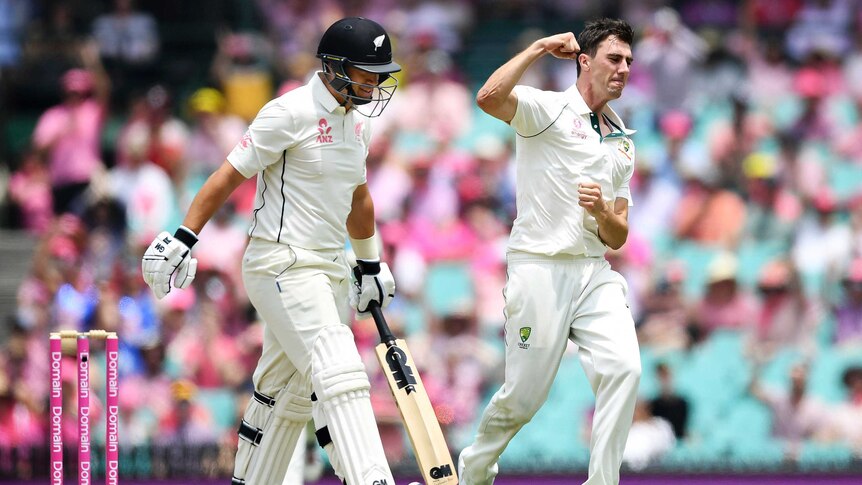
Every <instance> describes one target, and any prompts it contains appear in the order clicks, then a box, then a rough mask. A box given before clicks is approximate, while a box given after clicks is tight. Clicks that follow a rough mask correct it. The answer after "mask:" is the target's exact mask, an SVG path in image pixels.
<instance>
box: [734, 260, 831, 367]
mask: <svg viewBox="0 0 862 485" xmlns="http://www.w3.org/2000/svg"><path fill="white" fill-rule="evenodd" d="M757 291H758V293H759V294H760V297H761V301H760V306H759V311H758V312H757V314H756V317H755V318H754V321H753V322H752V323H753V324H754V325H753V328H752V332H751V336H750V340H749V347H750V348H749V350H750V352H751V356H752V357H753V358H755V359H765V360H768V359H769V358H771V357H772V356H773V355H774V354H775V353H776V352H778V351H779V350H781V349H795V350H798V351H800V352H802V353H803V354H804V355H807V356H813V353H814V351H815V350H816V348H815V340H814V334H815V332H816V330H817V326H818V325H819V324H820V321H821V319H822V317H823V313H822V311H821V310H822V309H821V307H820V305H818V304H817V303H816V302H815V301H813V300H811V299H809V298H807V297H806V296H805V293H804V291H803V289H802V287H801V285H800V282H799V276H798V274H796V270H795V268H793V266H792V264H791V263H790V262H789V261H784V260H776V261H771V262H769V263H767V264H766V265H765V266H764V267H763V269H762V270H761V271H760V276H759V277H758V280H757Z"/></svg>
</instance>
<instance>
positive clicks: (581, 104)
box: [566, 84, 637, 135]
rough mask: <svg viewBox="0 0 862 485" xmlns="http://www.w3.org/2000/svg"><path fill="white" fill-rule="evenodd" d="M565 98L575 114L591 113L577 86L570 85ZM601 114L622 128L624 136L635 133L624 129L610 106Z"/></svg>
mask: <svg viewBox="0 0 862 485" xmlns="http://www.w3.org/2000/svg"><path fill="white" fill-rule="evenodd" d="M566 97H567V98H568V99H569V105H570V106H571V107H572V109H573V110H575V113H577V114H579V115H588V114H590V113H592V111H591V110H590V107H589V106H587V102H586V101H584V97H583V96H581V92H580V91H578V85H577V84H572V85H571V87H569V89H567V90H566ZM602 114H603V115H605V116H607V117H608V118H610V119H611V121H613V122H614V124H616V125H617V126H619V127H620V128H622V130H623V133H625V134H626V135H634V134H635V133H636V132H637V130H632V129H629V128H626V125H625V123H623V120H622V119H620V117H619V116H618V115H617V113H616V111H614V109H613V108H611V105H609V104H606V105H605V109H604V110H602Z"/></svg>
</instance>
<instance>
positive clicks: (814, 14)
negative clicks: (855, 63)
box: [786, 0, 854, 61]
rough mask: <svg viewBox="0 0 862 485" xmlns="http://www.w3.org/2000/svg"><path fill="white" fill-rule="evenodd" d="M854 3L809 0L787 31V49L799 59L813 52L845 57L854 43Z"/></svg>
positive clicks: (837, 0)
mask: <svg viewBox="0 0 862 485" xmlns="http://www.w3.org/2000/svg"><path fill="white" fill-rule="evenodd" d="M853 7H854V3H853V2H851V1H850V0H805V3H804V4H803V6H802V9H801V10H800V11H799V13H797V15H796V18H795V20H794V22H793V25H791V27H790V29H789V30H788V31H787V34H786V42H787V51H788V52H789V53H790V55H791V56H793V58H794V59H796V60H797V61H799V60H803V59H805V58H806V57H808V56H809V55H810V54H811V53H812V52H825V53H828V54H829V55H831V56H834V57H836V58H839V57H842V56H843V55H844V54H846V53H847V50H848V49H849V47H850V42H849V41H850V36H849V35H848V33H849V31H850V28H851V27H852V25H851V22H852V21H853Z"/></svg>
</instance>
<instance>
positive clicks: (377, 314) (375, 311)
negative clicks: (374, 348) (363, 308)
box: [368, 300, 395, 344]
mask: <svg viewBox="0 0 862 485" xmlns="http://www.w3.org/2000/svg"><path fill="white" fill-rule="evenodd" d="M368 311H369V312H371V316H372V317H373V318H374V324H375V325H377V333H379V334H380V341H381V342H383V343H385V344H388V343H390V342H394V341H395V336H394V335H392V330H389V325H388V324H387V323H386V318H384V317H383V310H382V309H381V308H380V302H378V301H377V300H371V301H370V302H368Z"/></svg>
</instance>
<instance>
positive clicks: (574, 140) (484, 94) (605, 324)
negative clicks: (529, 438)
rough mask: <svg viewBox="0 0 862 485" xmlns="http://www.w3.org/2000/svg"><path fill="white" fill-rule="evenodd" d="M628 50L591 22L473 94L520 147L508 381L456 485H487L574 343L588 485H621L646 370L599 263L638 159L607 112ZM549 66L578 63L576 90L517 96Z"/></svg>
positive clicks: (618, 295)
mask: <svg viewBox="0 0 862 485" xmlns="http://www.w3.org/2000/svg"><path fill="white" fill-rule="evenodd" d="M632 37H633V33H632V29H631V27H630V26H629V25H628V24H627V23H625V22H623V21H621V20H614V19H600V20H595V21H591V22H588V23H587V25H586V27H585V28H584V30H583V32H581V34H580V36H579V38H578V40H576V39H575V36H574V35H573V34H572V33H571V32H566V33H562V34H557V35H553V36H550V37H546V38H543V39H539V40H537V41H535V42H534V43H533V44H532V45H530V46H529V47H528V48H527V49H526V50H524V51H523V52H521V53H520V54H518V55H516V56H515V57H514V58H512V59H511V60H510V61H508V62H507V63H506V64H504V65H503V66H502V67H500V68H499V69H497V70H496V71H495V72H494V73H493V74H492V75H491V77H490V78H489V79H488V80H487V81H486V82H485V85H484V86H483V87H482V88H481V89H480V90H479V94H478V96H477V101H478V103H479V106H480V107H481V108H482V109H483V110H484V111H485V112H486V113H488V114H490V115H491V116H494V117H496V118H498V119H500V120H502V121H504V122H506V123H508V124H509V125H511V127H512V128H513V129H514V130H515V133H516V137H515V140H516V142H515V164H516V176H515V177H516V184H517V210H518V216H517V218H516V219H515V222H514V225H513V227H512V234H511V237H510V239H509V246H508V252H507V262H508V270H507V276H508V278H507V282H506V288H505V290H504V294H505V297H506V305H505V315H506V323H505V343H506V353H505V358H506V372H505V380H504V383H503V386H502V387H501V388H500V390H499V391H497V393H496V394H494V397H493V398H492V399H491V402H490V403H489V404H488V407H487V408H486V409H485V412H484V413H483V415H482V420H481V422H480V424H479V429H478V431H477V434H476V438H475V440H474V442H473V444H472V445H470V446H469V447H467V448H466V449H465V450H464V451H463V452H462V453H461V456H460V459H459V473H458V476H459V477H460V480H461V481H460V483H461V484H462V485H488V484H491V483H493V481H494V477H495V476H496V475H497V473H498V467H497V460H498V459H499V457H500V455H501V454H502V453H503V450H504V449H505V448H506V445H507V444H508V443H509V441H510V440H511V439H512V438H513V437H514V436H515V433H517V432H518V430H520V429H521V427H522V426H524V424H526V423H527V422H528V421H530V419H531V418H532V417H533V415H534V414H535V413H536V411H538V410H539V408H540V407H541V405H542V404H543V403H544V402H545V400H546V399H547V397H548V391H549V390H550V387H551V384H552V383H553V381H554V377H555V376H556V374H557V370H558V369H559V366H560V361H561V359H562V357H563V352H564V351H565V350H566V346H567V344H568V341H569V340H571V341H572V342H574V343H575V344H576V345H577V347H578V355H579V357H580V361H581V365H582V367H583V369H584V371H585V373H586V375H587V379H588V380H589V382H590V385H591V386H592V389H593V392H594V393H595V396H596V409H595V415H594V418H593V428H592V434H591V438H590V464H589V477H588V478H587V481H586V482H585V483H586V484H589V485H600V484H601V485H616V484H618V483H619V469H620V464H621V462H622V453H623V449H624V448H625V443H626V438H627V437H628V432H629V428H630V426H631V422H632V415H633V412H634V406H635V399H636V396H637V389H638V382H639V380H640V372H641V365H640V356H639V352H638V343H637V337H636V336H635V328H634V322H633V321H632V316H631V312H630V311H629V309H628V306H627V305H626V292H627V286H626V282H625V280H624V279H623V277H622V276H620V275H619V274H618V273H616V272H615V271H613V270H612V269H611V267H610V265H609V264H608V262H607V261H606V260H605V258H604V254H605V251H606V248H607V247H611V248H614V249H618V248H620V247H621V246H622V245H623V244H624V243H625V241H626V238H627V237H628V208H629V206H630V205H631V204H632V198H631V194H630V191H629V181H630V179H631V177H632V173H633V171H634V156H635V150H634V144H633V143H632V140H631V138H630V136H631V135H632V134H633V133H634V132H633V131H632V130H629V129H627V128H626V127H625V124H624V123H623V122H622V120H621V119H620V117H619V116H617V114H616V113H615V112H614V110H613V109H611V107H610V106H608V102H609V101H611V100H614V99H617V98H619V97H620V95H622V92H623V88H624V87H625V85H626V82H627V81H628V77H629V67H630V65H631V63H632V51H631V45H632ZM578 41H580V42H578ZM547 54H551V55H553V56H554V57H557V58H560V59H564V60H568V61H574V62H576V63H577V72H578V77H577V81H576V82H575V84H573V85H572V86H571V87H570V88H568V89H567V90H566V91H564V92H550V91H540V90H538V89H534V88H531V87H528V86H523V85H516V84H517V82H518V81H519V80H520V78H521V76H522V75H523V74H524V72H525V71H526V70H527V68H528V67H529V66H530V65H531V64H532V63H533V62H535V61H536V60H537V59H539V58H540V57H543V56H545V55H547Z"/></svg>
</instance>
